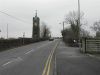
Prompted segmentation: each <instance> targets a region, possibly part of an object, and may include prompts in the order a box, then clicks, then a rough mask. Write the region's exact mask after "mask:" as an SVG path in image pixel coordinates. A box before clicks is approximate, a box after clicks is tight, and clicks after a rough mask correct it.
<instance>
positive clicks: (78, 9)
mask: <svg viewBox="0 0 100 75" xmlns="http://www.w3.org/2000/svg"><path fill="white" fill-rule="evenodd" d="M78 27H79V31H78V37H79V42H80V30H81V29H80V0H78Z"/></svg>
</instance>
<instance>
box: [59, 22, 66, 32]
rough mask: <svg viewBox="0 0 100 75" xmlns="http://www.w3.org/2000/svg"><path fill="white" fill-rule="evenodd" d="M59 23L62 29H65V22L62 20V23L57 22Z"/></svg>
mask: <svg viewBox="0 0 100 75" xmlns="http://www.w3.org/2000/svg"><path fill="white" fill-rule="evenodd" d="M59 24H63V31H64V29H65V22H64V21H63V22H62V23H59Z"/></svg>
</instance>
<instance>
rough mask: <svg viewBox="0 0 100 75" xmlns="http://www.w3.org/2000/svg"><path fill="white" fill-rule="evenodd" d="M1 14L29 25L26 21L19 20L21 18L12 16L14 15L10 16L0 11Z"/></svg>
mask: <svg viewBox="0 0 100 75" xmlns="http://www.w3.org/2000/svg"><path fill="white" fill-rule="evenodd" d="M0 13H2V14H5V15H7V16H9V17H11V18H13V19H16V20H18V21H21V22H24V23H28V22H26V21H24V20H22V19H19V18H17V17H15V16H12V15H10V14H8V13H5V12H3V11H0ZM28 24H29V23H28ZM30 24H31V23H30Z"/></svg>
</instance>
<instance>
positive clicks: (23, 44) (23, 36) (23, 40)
mask: <svg viewBox="0 0 100 75" xmlns="http://www.w3.org/2000/svg"><path fill="white" fill-rule="evenodd" d="M24 38H25V32H23V45H24V44H25V41H24Z"/></svg>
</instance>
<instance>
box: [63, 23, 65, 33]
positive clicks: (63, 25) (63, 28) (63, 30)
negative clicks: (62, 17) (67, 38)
mask: <svg viewBox="0 0 100 75" xmlns="http://www.w3.org/2000/svg"><path fill="white" fill-rule="evenodd" d="M64 29H65V28H64V21H63V31H64Z"/></svg>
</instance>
